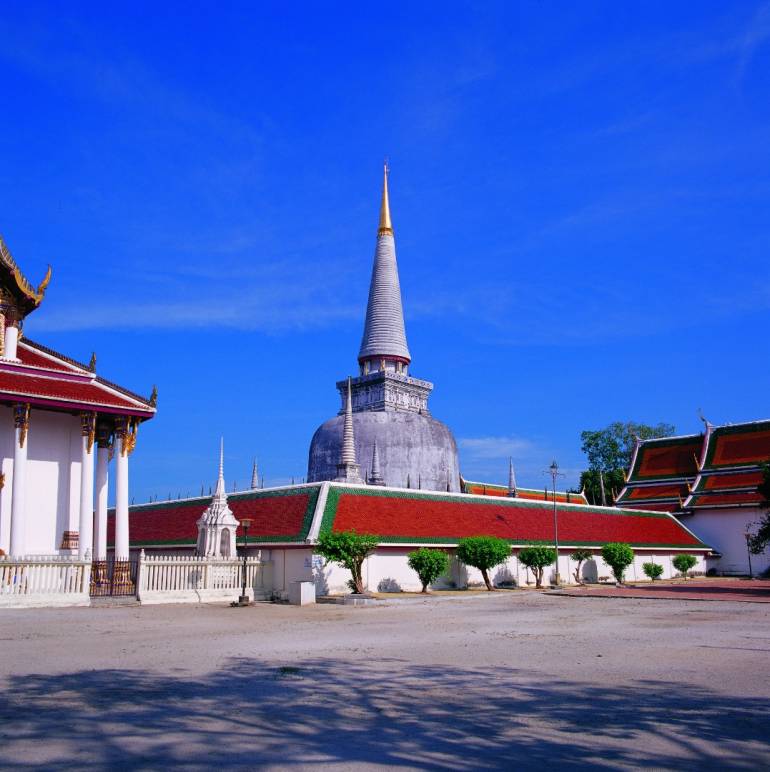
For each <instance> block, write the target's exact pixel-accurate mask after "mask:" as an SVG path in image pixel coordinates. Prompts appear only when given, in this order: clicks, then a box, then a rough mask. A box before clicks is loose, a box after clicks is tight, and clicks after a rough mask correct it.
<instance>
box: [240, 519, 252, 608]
mask: <svg viewBox="0 0 770 772" xmlns="http://www.w3.org/2000/svg"><path fill="white" fill-rule="evenodd" d="M241 525H242V526H243V569H242V577H241V579H242V582H241V584H242V589H241V597H240V598H238V605H239V606H248V605H249V602H250V601H249V596H248V595H246V558H247V556H248V550H249V526H250V525H251V518H248V517H244V518H243V519H242V520H241Z"/></svg>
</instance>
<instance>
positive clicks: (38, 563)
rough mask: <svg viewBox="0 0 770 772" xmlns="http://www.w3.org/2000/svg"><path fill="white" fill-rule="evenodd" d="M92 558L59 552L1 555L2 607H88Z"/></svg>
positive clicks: (0, 588) (0, 595) (0, 605)
mask: <svg viewBox="0 0 770 772" xmlns="http://www.w3.org/2000/svg"><path fill="white" fill-rule="evenodd" d="M90 579H91V561H90V559H89V560H79V559H77V558H73V557H69V556H67V557H62V556H58V555H23V556H20V557H7V556H2V557H0V608H25V607H30V606H87V605H89V603H90V598H89V594H88V591H89V582H90Z"/></svg>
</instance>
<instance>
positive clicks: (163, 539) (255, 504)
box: [107, 486, 319, 547]
mask: <svg viewBox="0 0 770 772" xmlns="http://www.w3.org/2000/svg"><path fill="white" fill-rule="evenodd" d="M318 490H319V486H300V487H297V488H293V489H291V488H289V489H285V490H281V491H249V492H244V493H232V494H230V495H229V496H228V504H229V506H230V509H231V510H232V511H233V514H234V515H235V517H236V519H237V520H241V519H242V518H244V517H250V518H251V519H252V521H253V522H252V524H251V526H250V527H249V539H250V540H253V541H257V540H259V541H302V540H304V539H305V537H306V536H307V531H308V528H309V527H310V520H311V518H312V513H313V509H314V507H315V503H316V500H317V498H318ZM210 503H211V497H205V498H196V499H186V500H183V501H166V502H159V503H157V504H141V505H138V506H133V507H129V512H128V522H129V526H128V528H129V536H130V540H131V546H132V547H148V546H153V545H158V546H161V545H164V544H180V545H192V544H195V543H196V541H197V539H198V528H197V526H196V522H197V521H198V518H199V517H200V516H201V515H202V514H203V511H204V510H205V509H206V507H208V505H209V504H210ZM114 515H115V513H114V510H110V513H109V517H108V520H107V541H108V543H109V544H110V545H112V544H114V540H115V516H114Z"/></svg>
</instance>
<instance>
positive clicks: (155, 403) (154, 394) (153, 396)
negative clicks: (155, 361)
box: [150, 384, 158, 407]
mask: <svg viewBox="0 0 770 772" xmlns="http://www.w3.org/2000/svg"><path fill="white" fill-rule="evenodd" d="M150 405H152V407H157V406H158V387H157V386H155V384H153V387H152V394H150Z"/></svg>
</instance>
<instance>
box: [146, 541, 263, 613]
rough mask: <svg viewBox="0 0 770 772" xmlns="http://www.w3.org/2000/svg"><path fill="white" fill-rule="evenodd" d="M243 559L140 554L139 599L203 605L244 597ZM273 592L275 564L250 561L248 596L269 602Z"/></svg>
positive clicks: (255, 560)
mask: <svg viewBox="0 0 770 772" xmlns="http://www.w3.org/2000/svg"><path fill="white" fill-rule="evenodd" d="M242 571H243V559H242V558H240V559H239V558H204V557H197V556H192V555H190V556H188V555H146V554H145V552H144V550H142V552H141V553H140V554H139V563H138V566H137V597H138V598H139V601H140V602H141V603H143V604H152V603H203V602H206V601H218V600H235V599H237V597H238V596H239V595H240V594H241V586H242V581H243V580H242V576H243V574H242ZM271 591H272V563H271V562H270V561H265V560H262V559H261V557H250V558H247V559H246V594H247V595H249V596H250V597H251V598H252V599H254V600H260V599H267V598H268V597H270V595H271Z"/></svg>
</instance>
